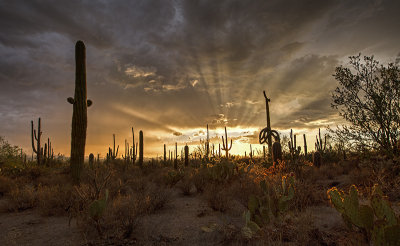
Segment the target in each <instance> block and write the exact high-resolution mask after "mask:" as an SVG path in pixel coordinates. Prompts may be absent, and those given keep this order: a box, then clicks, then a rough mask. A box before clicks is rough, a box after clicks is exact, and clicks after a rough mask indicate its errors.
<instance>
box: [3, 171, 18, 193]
mask: <svg viewBox="0 0 400 246" xmlns="http://www.w3.org/2000/svg"><path fill="white" fill-rule="evenodd" d="M15 185H16V184H15V181H14V180H13V179H11V178H9V177H6V176H2V175H0V197H2V196H4V195H7V194H9V193H10V191H11V190H12V188H13V187H14V186H15Z"/></svg>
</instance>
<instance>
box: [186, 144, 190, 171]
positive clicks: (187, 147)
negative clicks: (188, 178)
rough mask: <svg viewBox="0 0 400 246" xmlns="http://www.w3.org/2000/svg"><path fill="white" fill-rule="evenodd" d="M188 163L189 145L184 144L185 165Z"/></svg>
mask: <svg viewBox="0 0 400 246" xmlns="http://www.w3.org/2000/svg"><path fill="white" fill-rule="evenodd" d="M188 165H189V146H187V145H185V167H187V166H188Z"/></svg>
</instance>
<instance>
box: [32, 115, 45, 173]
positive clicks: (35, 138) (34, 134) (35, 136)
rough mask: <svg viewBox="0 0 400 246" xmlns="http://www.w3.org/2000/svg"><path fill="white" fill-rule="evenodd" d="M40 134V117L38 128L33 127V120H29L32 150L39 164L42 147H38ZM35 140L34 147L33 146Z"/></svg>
mask: <svg viewBox="0 0 400 246" xmlns="http://www.w3.org/2000/svg"><path fill="white" fill-rule="evenodd" d="M41 136H42V131H41V124H40V118H39V119H38V130H37V132H36V130H34V129H33V120H32V121H31V137H32V150H33V152H34V153H35V154H36V161H37V164H38V165H40V164H41V161H42V148H41V147H40V138H41ZM35 141H36V148H35Z"/></svg>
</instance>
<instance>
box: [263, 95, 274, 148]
mask: <svg viewBox="0 0 400 246" xmlns="http://www.w3.org/2000/svg"><path fill="white" fill-rule="evenodd" d="M263 93H264V97H265V109H266V111H267V129H268V131H269V132H271V130H272V129H271V120H270V117H269V102H270V101H271V99H269V98H268V97H267V94H265V91H263ZM271 137H272V136H271V134H268V137H267V141H268V153H269V154H271V151H272V138H271Z"/></svg>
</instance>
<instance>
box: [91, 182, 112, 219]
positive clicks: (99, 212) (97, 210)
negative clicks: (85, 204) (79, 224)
mask: <svg viewBox="0 0 400 246" xmlns="http://www.w3.org/2000/svg"><path fill="white" fill-rule="evenodd" d="M107 201H108V189H107V190H106V195H105V197H104V198H103V199H101V200H94V201H93V202H92V203H91V204H90V206H89V215H90V218H92V219H93V220H95V221H98V220H99V219H100V218H101V217H102V216H103V213H104V211H105V209H106V205H107Z"/></svg>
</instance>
